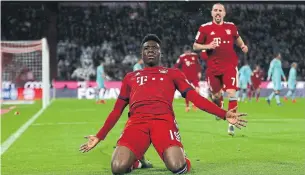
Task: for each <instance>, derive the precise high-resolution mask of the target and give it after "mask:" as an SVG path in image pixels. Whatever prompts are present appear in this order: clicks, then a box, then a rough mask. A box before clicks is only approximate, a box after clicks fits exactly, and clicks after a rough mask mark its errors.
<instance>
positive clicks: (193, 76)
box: [175, 46, 201, 112]
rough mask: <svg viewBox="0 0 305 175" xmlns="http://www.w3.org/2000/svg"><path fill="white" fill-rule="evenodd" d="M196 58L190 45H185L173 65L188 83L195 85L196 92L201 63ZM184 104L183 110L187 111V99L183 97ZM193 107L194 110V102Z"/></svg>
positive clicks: (188, 108) (197, 90)
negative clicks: (179, 70) (182, 52)
mask: <svg viewBox="0 0 305 175" xmlns="http://www.w3.org/2000/svg"><path fill="white" fill-rule="evenodd" d="M198 59H199V57H198V55H197V54H196V53H194V52H192V51H191V47H189V46H186V47H185V48H184V54H182V55H180V56H179V58H178V60H177V62H176V64H175V67H176V68H180V69H181V70H182V72H183V73H184V74H185V76H186V78H187V80H188V81H189V83H190V84H191V85H193V86H194V87H195V89H196V92H197V93H199V80H200V78H201V65H200V63H199V60H198ZM185 104H186V107H185V111H186V112H188V111H189V110H190V107H189V100H188V99H185ZM193 109H194V110H196V107H195V105H194V104H193Z"/></svg>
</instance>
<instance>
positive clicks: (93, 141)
mask: <svg viewBox="0 0 305 175" xmlns="http://www.w3.org/2000/svg"><path fill="white" fill-rule="evenodd" d="M85 139H88V142H87V143H85V144H83V145H81V146H80V149H79V151H81V152H82V153H85V152H88V151H90V150H91V149H92V148H94V147H95V146H96V145H97V144H98V143H99V142H100V139H99V138H97V137H96V136H94V135H89V136H85Z"/></svg>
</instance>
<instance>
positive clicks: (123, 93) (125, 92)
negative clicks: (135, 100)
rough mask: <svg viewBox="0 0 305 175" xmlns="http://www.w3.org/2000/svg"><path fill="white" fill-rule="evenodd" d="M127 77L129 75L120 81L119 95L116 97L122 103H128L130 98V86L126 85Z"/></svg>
mask: <svg viewBox="0 0 305 175" xmlns="http://www.w3.org/2000/svg"><path fill="white" fill-rule="evenodd" d="M128 75H129V74H127V75H126V76H125V77H124V79H123V81H122V86H121V90H120V94H119V96H118V98H119V99H122V100H124V101H129V96H130V86H129V84H128V78H129V76H128Z"/></svg>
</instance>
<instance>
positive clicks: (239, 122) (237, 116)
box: [226, 107, 247, 129]
mask: <svg viewBox="0 0 305 175" xmlns="http://www.w3.org/2000/svg"><path fill="white" fill-rule="evenodd" d="M236 109H237V107H235V108H234V109H231V110H229V111H228V112H227V114H226V120H227V121H228V122H229V123H231V124H232V125H234V126H236V128H238V129H240V128H241V127H246V123H247V120H243V119H242V118H241V117H242V116H247V114H245V113H237V112H234V111H235V110H236Z"/></svg>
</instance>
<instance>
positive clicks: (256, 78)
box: [251, 70, 264, 86]
mask: <svg viewBox="0 0 305 175" xmlns="http://www.w3.org/2000/svg"><path fill="white" fill-rule="evenodd" d="M262 80H264V72H263V71H261V70H259V71H256V70H254V71H253V72H252V75H251V81H252V83H253V85H254V86H259V85H260V84H261V82H262Z"/></svg>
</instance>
